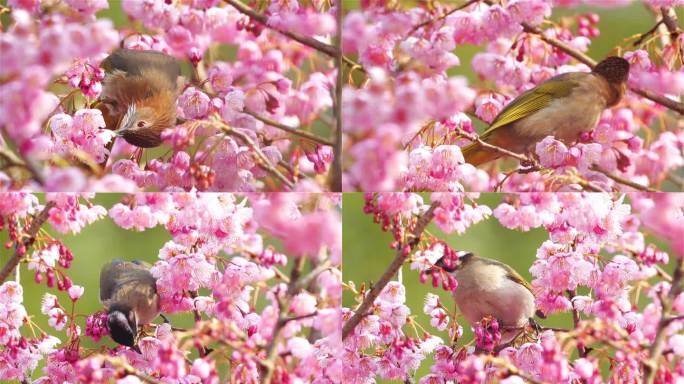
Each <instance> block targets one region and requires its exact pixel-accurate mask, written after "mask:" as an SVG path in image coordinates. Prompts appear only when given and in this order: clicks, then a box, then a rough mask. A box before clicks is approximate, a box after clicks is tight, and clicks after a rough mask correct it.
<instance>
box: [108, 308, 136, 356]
mask: <svg viewBox="0 0 684 384" xmlns="http://www.w3.org/2000/svg"><path fill="white" fill-rule="evenodd" d="M107 325H108V326H109V334H110V335H111V336H112V339H113V340H114V341H116V342H117V343H119V344H121V345H125V346H127V347H133V346H134V345H135V336H136V335H137V334H138V321H137V319H136V316H135V311H133V310H131V308H130V307H127V306H121V305H114V306H112V307H111V308H109V314H108V316H107Z"/></svg>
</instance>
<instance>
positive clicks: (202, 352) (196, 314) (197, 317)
mask: <svg viewBox="0 0 684 384" xmlns="http://www.w3.org/2000/svg"><path fill="white" fill-rule="evenodd" d="M189 293H190V297H191V298H192V299H193V305H192V306H193V309H192V314H193V316H194V318H195V326H197V324H199V323H201V322H202V314H200V312H199V311H198V310H197V306H196V303H195V302H194V299H196V298H197V291H189ZM197 353H199V355H200V357H205V356H206V355H207V348H206V347H204V346H202V345H198V346H197Z"/></svg>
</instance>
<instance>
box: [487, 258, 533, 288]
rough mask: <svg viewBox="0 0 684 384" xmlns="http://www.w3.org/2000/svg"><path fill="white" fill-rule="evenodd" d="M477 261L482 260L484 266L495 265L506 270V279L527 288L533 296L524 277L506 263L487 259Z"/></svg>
mask: <svg viewBox="0 0 684 384" xmlns="http://www.w3.org/2000/svg"><path fill="white" fill-rule="evenodd" d="M479 259H480V260H482V262H484V263H486V264H491V265H497V266H499V267H501V268H503V269H505V270H506V278H508V279H509V280H512V281H514V282H516V283H518V284H520V285H522V286H523V287H525V288H527V289H528V290H529V291H530V292H532V294H534V292H533V291H532V286H531V285H530V283H528V282H527V280H525V278H524V277H522V276H520V274H519V273H518V272H516V270H515V269H513V268H511V266H510V265H508V264H506V263H502V262H500V261H499V260H494V259H488V258H485V257H480V258H479Z"/></svg>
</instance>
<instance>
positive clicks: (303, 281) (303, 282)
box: [294, 260, 330, 292]
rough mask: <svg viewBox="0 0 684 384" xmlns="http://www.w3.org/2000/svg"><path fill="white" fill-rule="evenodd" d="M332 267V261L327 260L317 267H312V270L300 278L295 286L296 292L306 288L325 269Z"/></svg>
mask: <svg viewBox="0 0 684 384" xmlns="http://www.w3.org/2000/svg"><path fill="white" fill-rule="evenodd" d="M329 268H330V261H329V260H326V261H325V262H323V263H321V264H319V265H317V266H316V268H314V269H312V270H311V272H309V273H307V274H306V276H304V277H302V278H300V279H299V281H298V282H297V284H296V285H295V287H294V290H295V292H298V291H301V290H302V289H305V288H306V287H307V286H308V285H309V284H311V282H312V281H313V280H314V279H315V278H317V277H318V275H320V274H321V273H323V271H325V270H327V269H329Z"/></svg>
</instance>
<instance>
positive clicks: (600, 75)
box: [463, 56, 629, 166]
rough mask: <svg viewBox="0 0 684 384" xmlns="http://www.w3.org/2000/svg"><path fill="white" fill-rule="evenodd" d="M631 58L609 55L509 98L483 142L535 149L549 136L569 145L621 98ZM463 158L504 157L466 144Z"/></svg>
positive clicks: (471, 160)
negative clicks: (590, 68)
mask: <svg viewBox="0 0 684 384" xmlns="http://www.w3.org/2000/svg"><path fill="white" fill-rule="evenodd" d="M628 76H629V62H628V61H627V60H625V59H623V58H621V57H615V56H613V57H608V58H607V59H605V60H603V61H602V62H600V63H599V64H598V65H596V67H594V70H593V71H592V72H571V73H564V74H561V75H558V76H554V77H552V78H550V79H549V80H547V81H545V82H543V83H542V84H540V85H538V86H536V87H534V88H532V89H530V90H529V91H527V92H525V93H523V94H521V95H520V96H518V97H517V98H516V99H515V100H513V101H511V103H510V104H508V105H507V106H506V107H505V108H504V109H503V110H502V111H501V112H500V113H499V115H498V116H497V117H496V118H495V119H494V121H493V122H492V124H491V125H490V127H489V128H488V129H487V130H486V131H485V132H484V133H483V134H482V135H480V139H482V141H484V142H486V143H489V144H492V145H495V146H498V147H501V148H504V149H507V150H509V151H512V152H516V153H532V152H534V147H535V145H536V144H537V143H538V142H539V141H541V140H543V139H544V138H545V137H546V136H555V137H556V139H558V140H560V141H562V142H564V143H566V144H571V143H573V142H575V141H576V140H577V139H578V138H579V136H580V134H581V133H583V132H589V131H591V130H592V129H594V127H595V126H596V124H597V123H598V120H599V118H600V117H601V113H602V112H603V110H604V109H606V108H608V107H612V106H614V105H616V104H617V103H619V102H620V100H621V99H622V96H623V95H624V93H625V90H626V83H627V77H628ZM463 156H464V157H465V161H466V162H468V163H470V164H473V165H475V166H478V165H480V164H484V163H487V162H489V161H492V160H495V159H498V158H499V157H501V156H503V155H502V153H500V152H497V151H496V150H494V149H490V148H486V147H484V146H482V145H481V144H480V143H477V142H475V143H472V144H470V145H468V146H466V147H465V148H463Z"/></svg>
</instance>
